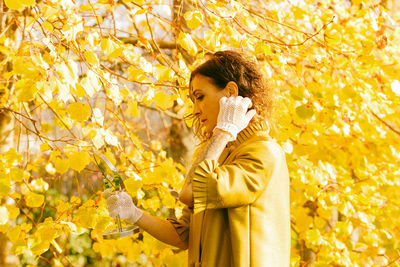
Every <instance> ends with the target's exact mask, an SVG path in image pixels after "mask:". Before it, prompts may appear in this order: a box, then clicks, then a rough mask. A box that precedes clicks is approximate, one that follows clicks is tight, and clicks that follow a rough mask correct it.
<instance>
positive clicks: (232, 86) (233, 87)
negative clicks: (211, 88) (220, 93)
mask: <svg viewBox="0 0 400 267" xmlns="http://www.w3.org/2000/svg"><path fill="white" fill-rule="evenodd" d="M225 90H226V93H227V94H228V97H230V96H238V95H239V88H238V86H237V84H236V83H235V82H233V81H230V82H228V84H227V85H226V86H225Z"/></svg>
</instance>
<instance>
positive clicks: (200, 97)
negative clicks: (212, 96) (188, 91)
mask: <svg viewBox="0 0 400 267" xmlns="http://www.w3.org/2000/svg"><path fill="white" fill-rule="evenodd" d="M203 97H204V96H202V95H199V96H198V97H196V99H197V100H202V99H203Z"/></svg>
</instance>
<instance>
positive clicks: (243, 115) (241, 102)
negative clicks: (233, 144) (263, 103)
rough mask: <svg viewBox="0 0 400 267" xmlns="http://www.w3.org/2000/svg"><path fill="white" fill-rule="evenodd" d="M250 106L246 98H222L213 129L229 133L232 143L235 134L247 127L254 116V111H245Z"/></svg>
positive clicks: (249, 101) (248, 99)
mask: <svg viewBox="0 0 400 267" xmlns="http://www.w3.org/2000/svg"><path fill="white" fill-rule="evenodd" d="M251 106H252V103H251V100H250V98H248V97H245V98H243V97H242V96H232V97H229V98H227V97H225V96H224V97H222V98H221V99H220V100H219V113H218V119H217V126H215V128H214V129H221V130H223V131H226V132H228V133H230V134H231V135H232V141H233V140H235V139H236V136H237V134H238V133H239V132H240V131H242V130H243V129H244V128H246V127H247V125H248V124H249V122H250V120H251V119H252V118H253V117H254V115H255V114H256V110H255V109H251V110H249V111H247V110H248V109H249V108H250V107H251Z"/></svg>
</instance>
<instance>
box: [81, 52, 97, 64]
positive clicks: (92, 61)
mask: <svg viewBox="0 0 400 267" xmlns="http://www.w3.org/2000/svg"><path fill="white" fill-rule="evenodd" d="M84 56H85V58H86V60H87V62H89V63H90V64H92V65H95V66H98V65H99V63H100V62H99V59H98V58H97V55H96V54H95V53H94V52H92V51H86V52H85V53H84Z"/></svg>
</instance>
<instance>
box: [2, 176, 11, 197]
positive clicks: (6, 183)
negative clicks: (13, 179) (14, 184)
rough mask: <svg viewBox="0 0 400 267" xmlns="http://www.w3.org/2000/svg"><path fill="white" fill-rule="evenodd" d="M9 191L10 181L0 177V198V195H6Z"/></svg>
mask: <svg viewBox="0 0 400 267" xmlns="http://www.w3.org/2000/svg"><path fill="white" fill-rule="evenodd" d="M10 191H11V187H10V181H9V180H1V179H0V199H1V197H4V196H7V195H8V194H9V193H10Z"/></svg>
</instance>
